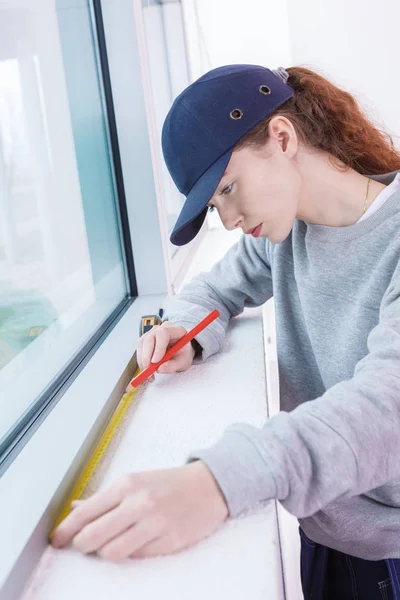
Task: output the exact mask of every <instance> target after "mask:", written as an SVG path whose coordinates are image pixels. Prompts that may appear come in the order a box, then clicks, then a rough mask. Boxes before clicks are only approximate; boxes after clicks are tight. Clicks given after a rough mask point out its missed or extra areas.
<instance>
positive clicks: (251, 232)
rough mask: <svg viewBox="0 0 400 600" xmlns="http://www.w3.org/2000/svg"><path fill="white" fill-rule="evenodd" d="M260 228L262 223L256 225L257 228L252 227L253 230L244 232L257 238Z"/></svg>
mask: <svg viewBox="0 0 400 600" xmlns="http://www.w3.org/2000/svg"><path fill="white" fill-rule="evenodd" d="M261 228H262V223H260V225H257V227H253V229H249V230H248V231H246V234H247V233H248V234H251V235H253V236H254V237H258V236H259V235H260V233H261Z"/></svg>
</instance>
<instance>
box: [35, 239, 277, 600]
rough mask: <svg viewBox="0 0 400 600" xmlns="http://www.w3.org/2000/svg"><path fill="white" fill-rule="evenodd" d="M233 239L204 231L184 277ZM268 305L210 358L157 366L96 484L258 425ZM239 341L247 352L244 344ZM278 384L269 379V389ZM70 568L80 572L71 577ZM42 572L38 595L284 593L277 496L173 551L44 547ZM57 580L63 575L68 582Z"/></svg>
mask: <svg viewBox="0 0 400 600" xmlns="http://www.w3.org/2000/svg"><path fill="white" fill-rule="evenodd" d="M236 238H237V236H232V235H229V234H227V232H225V231H223V230H211V231H210V232H208V233H207V235H206V237H205V240H204V242H203V243H202V245H201V248H200V249H199V251H198V253H197V254H196V256H195V257H194V260H193V263H192V267H191V269H190V271H189V273H188V275H187V279H186V280H189V279H190V278H191V277H192V276H194V275H195V274H196V273H197V272H199V271H201V270H207V269H208V268H209V267H210V266H211V265H210V260H211V261H212V262H215V260H217V259H218V258H219V257H220V256H222V255H223V254H224V253H225V251H226V250H227V249H228V248H229V246H230V245H231V244H232V243H234V241H235V240H236ZM210 253H211V256H210ZM262 314H263V311H262V309H261V308H258V309H246V310H245V311H244V313H243V315H241V316H239V317H238V318H236V319H234V320H233V322H232V324H231V327H230V330H229V333H228V336H227V340H226V343H225V345H224V349H223V350H222V351H221V352H220V353H219V354H218V355H216V356H213V357H211V358H210V359H209V360H208V361H207V363H205V364H202V363H197V364H194V365H193V366H192V367H191V369H189V370H188V371H187V372H184V373H181V374H175V375H171V376H168V375H164V376H160V375H158V376H157V377H156V382H155V383H153V384H146V385H145V386H143V388H142V389H141V390H140V392H138V394H139V393H140V402H139V404H138V405H137V408H136V409H135V414H134V417H133V418H132V419H131V420H130V421H129V422H128V423H127V424H126V425H125V427H124V435H123V436H122V438H121V440H120V443H119V446H118V448H117V450H116V452H115V454H114V455H113V456H112V461H111V462H110V463H109V466H108V469H107V471H106V472H105V473H104V477H103V480H102V481H101V485H100V488H102V487H103V486H105V485H108V484H109V483H110V482H111V481H113V480H115V479H116V478H117V477H119V476H120V475H122V474H123V473H125V472H127V471H129V470H130V471H139V470H146V469H157V468H169V467H173V466H179V465H182V464H183V463H184V462H185V460H186V457H187V455H188V454H189V452H190V451H191V450H193V449H196V448H201V447H205V446H208V445H211V444H212V443H214V442H215V441H217V440H218V438H219V437H220V436H221V434H222V433H223V430H224V429H225V428H226V427H227V426H228V425H229V424H231V423H232V422H248V423H251V424H253V425H256V426H262V424H263V422H264V421H265V418H266V417H267V402H266V379H265V354H264V344H263V318H262ZM243 347H246V349H248V350H249V351H247V350H246V353H243ZM267 362H268V357H267ZM238 365H240V370H239V369H238ZM232 373H236V374H237V376H235V377H232ZM274 385H275V388H272V387H271V384H270V383H269V384H268V386H269V387H268V390H270V389H276V382H275V383H274ZM274 393H275V392H274ZM44 568H46V575H45V577H43V573H42V569H44ZM71 572H74V573H75V574H76V577H74V578H68V573H71ZM38 581H41V583H40V598H41V600H47V599H49V600H51V599H52V598H54V597H57V599H58V600H64V598H65V599H67V598H71V597H76V596H77V595H79V594H80V595H81V596H82V591H83V590H86V595H87V597H96V598H98V600H102V598H108V597H110V596H112V595H114V596H118V597H119V598H121V600H122V599H125V598H130V597H136V596H138V597H139V596H140V597H141V596H146V598H148V599H149V600H150V599H152V598H158V597H160V596H161V595H162V596H163V597H165V598H167V599H168V598H170V597H171V598H176V597H182V598H184V597H188V593H189V589H190V598H191V600H197V599H198V600H203V599H204V598H205V597H207V598H210V599H212V600H213V599H214V598H215V599H217V598H218V600H221V599H222V598H228V597H229V598H230V599H231V600H235V599H236V598H237V599H238V600H239V599H240V600H241V599H242V598H243V597H246V596H248V597H250V598H255V597H261V596H264V595H265V597H268V598H271V600H282V599H283V597H284V592H283V574H282V567H281V555H280V539H279V527H278V521H277V512H276V504H275V502H273V501H271V502H269V503H267V505H266V506H265V507H263V508H259V509H257V510H254V511H251V512H250V513H249V514H248V515H246V516H245V517H244V518H240V519H234V520H228V522H227V523H226V524H225V525H224V527H223V528H222V529H221V531H219V532H217V533H216V534H215V535H213V536H211V537H210V538H208V539H206V540H203V541H202V542H200V543H199V544H197V545H196V546H193V547H192V548H189V549H187V550H185V551H184V552H182V553H179V554H178V555H173V556H170V557H164V558H155V559H146V560H145V561H140V560H139V561H127V562H123V563H120V564H110V563H104V561H99V560H96V558H93V557H85V556H81V555H79V554H78V553H77V552H75V551H73V550H72V549H67V550H62V551H55V550H53V549H52V548H48V549H47V551H46V554H45V556H44V557H43V562H42V563H41V565H40V567H39V569H38V571H37V572H36V573H35V576H34V579H33V585H34V586H35V585H38ZM60 581H65V582H66V586H65V587H64V586H63V589H61V587H60V583H59V582H60ZM28 597H29V594H28Z"/></svg>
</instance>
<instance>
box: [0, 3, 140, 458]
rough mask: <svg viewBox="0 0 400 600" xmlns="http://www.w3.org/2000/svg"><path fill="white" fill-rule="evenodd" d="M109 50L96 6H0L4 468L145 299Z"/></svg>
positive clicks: (0, 424) (0, 435) (0, 442)
mask: <svg viewBox="0 0 400 600" xmlns="http://www.w3.org/2000/svg"><path fill="white" fill-rule="evenodd" d="M102 44H104V39H103V38H102V31H101V15H100V12H99V6H98V3H97V2H94V3H93V4H92V3H91V2H89V1H88V0H57V1H56V2H54V1H51V0H36V2H35V3H32V2H30V1H29V0H13V1H11V2H10V1H9V0H0V415H1V416H0V460H1V454H2V456H3V460H6V459H7V457H8V456H9V452H10V449H12V448H13V446H14V445H15V443H16V442H17V441H18V439H19V438H20V437H21V435H23V434H24V433H25V432H26V431H27V429H29V427H31V425H32V422H33V421H34V420H35V418H36V417H37V415H38V414H39V412H40V411H42V410H43V408H44V406H47V405H48V404H49V402H50V401H51V399H52V395H54V393H55V391H56V390H57V389H59V388H60V386H61V385H63V384H65V381H66V379H67V378H71V377H73V375H74V371H76V369H77V368H78V367H79V365H80V364H81V363H82V361H83V360H84V359H85V357H87V355H88V353H89V352H90V350H91V349H93V347H94V345H95V344H96V343H98V341H99V337H100V335H101V334H102V333H104V332H105V331H106V329H107V327H108V326H110V325H111V324H112V322H113V321H115V319H116V318H117V316H118V314H120V313H121V311H123V309H124V307H126V306H127V305H128V304H129V302H131V298H132V296H133V295H135V291H136V290H135V285H136V284H135V277H134V270H133V262H132V257H131V255H130V249H129V246H125V245H124V243H123V239H124V235H125V236H126V228H127V225H126V223H125V220H124V219H122V218H121V215H122V217H123V216H124V210H125V207H124V198H123V187H122V182H121V176H120V173H119V171H118V169H119V163H118V148H117V145H116V138H115V132H114V131H113V114H112V105H111V102H110V96H109V95H108V97H107V106H106V96H105V93H104V90H105V91H106V92H107V83H108V82H107V77H108V72H107V64H106V62H105V55H104V52H103V53H102ZM104 82H105V84H106V87H104ZM112 151H113V154H114V160H112V158H111V152H112ZM117 191H118V193H117Z"/></svg>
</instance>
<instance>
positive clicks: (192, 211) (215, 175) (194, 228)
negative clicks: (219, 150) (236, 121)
mask: <svg viewBox="0 0 400 600" xmlns="http://www.w3.org/2000/svg"><path fill="white" fill-rule="evenodd" d="M232 152H233V148H231V149H230V150H228V152H225V154H223V155H222V156H221V157H220V158H219V159H218V160H216V161H215V163H213V164H212V165H211V167H210V168H209V169H207V171H206V172H205V173H203V175H202V176H201V177H200V179H198V180H197V181H196V183H195V184H194V186H193V187H192V189H191V190H190V192H189V194H188V196H187V198H186V201H185V204H184V205H183V207H182V210H181V212H180V214H179V217H178V219H177V221H176V223H175V226H174V229H173V231H172V233H171V236H170V240H171V242H172V243H173V244H174V245H175V246H184V245H185V244H188V243H189V242H191V241H192V240H193V238H195V237H196V235H197V234H198V232H199V231H200V229H201V227H202V225H203V223H204V220H205V218H206V215H207V210H208V209H207V202H208V201H209V200H210V198H211V197H212V195H213V194H214V192H215V190H216V189H217V186H218V184H219V182H220V181H221V179H222V176H223V174H224V173H225V169H226V167H227V166H228V163H229V161H230V158H231V156H232Z"/></svg>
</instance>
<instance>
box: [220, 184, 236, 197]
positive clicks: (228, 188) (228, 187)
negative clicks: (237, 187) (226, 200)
mask: <svg viewBox="0 0 400 600" xmlns="http://www.w3.org/2000/svg"><path fill="white" fill-rule="evenodd" d="M232 187H233V183H230V184H229V185H227V186H226V187H224V189H223V190H222V192H220V194H222V195H224V196H227V195H228V194H230V193H231V191H232Z"/></svg>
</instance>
